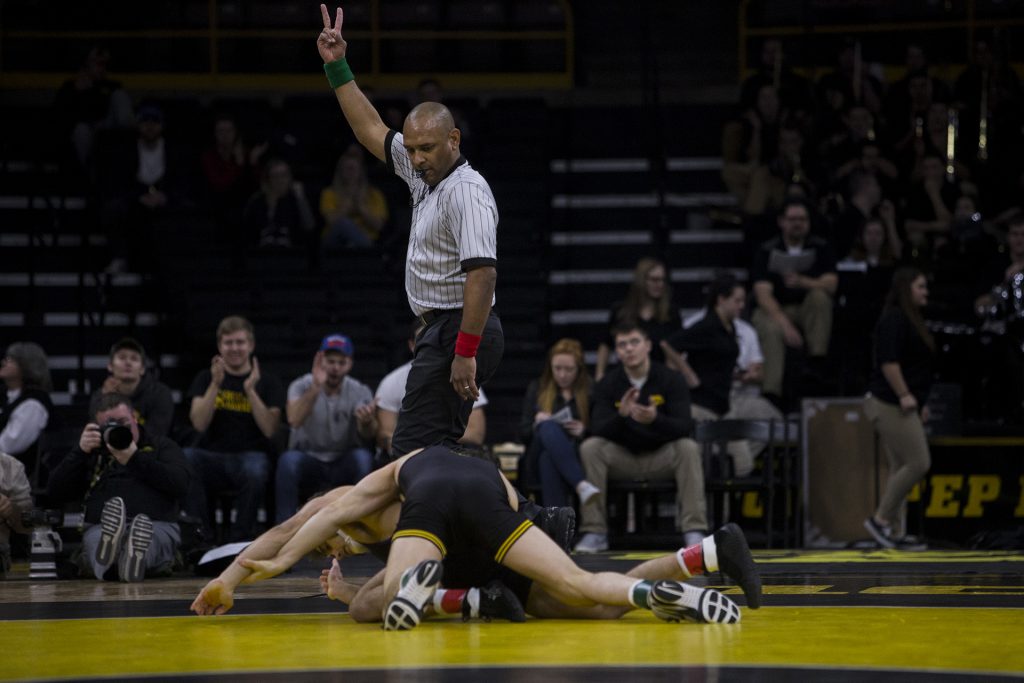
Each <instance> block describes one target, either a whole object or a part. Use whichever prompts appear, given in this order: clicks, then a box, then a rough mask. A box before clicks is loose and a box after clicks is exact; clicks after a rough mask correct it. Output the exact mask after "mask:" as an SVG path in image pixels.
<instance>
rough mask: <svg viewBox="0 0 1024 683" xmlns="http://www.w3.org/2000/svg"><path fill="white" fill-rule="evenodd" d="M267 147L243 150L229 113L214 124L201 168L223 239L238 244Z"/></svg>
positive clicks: (237, 131) (235, 123)
mask: <svg viewBox="0 0 1024 683" xmlns="http://www.w3.org/2000/svg"><path fill="white" fill-rule="evenodd" d="M266 149H267V145H266V143H264V144H263V145H258V146H256V147H253V148H252V149H248V150H247V149H246V146H245V143H244V142H243V140H242V136H241V133H240V132H239V130H238V123H237V122H236V121H235V119H234V117H232V116H231V115H229V114H218V115H217V116H216V118H215V119H214V122H213V144H212V145H211V146H210V147H208V148H207V149H206V150H204V151H203V153H202V155H201V157H200V160H199V161H200V165H201V166H202V170H203V181H204V185H205V189H206V200H207V202H208V204H209V206H210V210H211V211H212V212H213V215H214V217H215V218H216V220H217V223H218V224H219V225H220V227H221V230H223V232H224V235H223V237H224V239H225V240H226V241H228V242H230V243H237V238H238V237H240V235H239V229H240V226H241V217H242V210H243V208H244V207H245V202H246V201H247V200H248V198H249V195H250V194H252V192H253V191H254V190H255V189H256V185H257V172H256V168H257V164H258V163H259V159H260V157H261V156H262V154H263V153H264V152H266Z"/></svg>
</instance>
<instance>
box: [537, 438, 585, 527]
mask: <svg viewBox="0 0 1024 683" xmlns="http://www.w3.org/2000/svg"><path fill="white" fill-rule="evenodd" d="M533 438H534V439H535V440H537V441H538V442H539V443H540V449H539V451H538V456H537V471H538V475H539V476H540V494H541V499H542V500H543V502H544V505H546V506H549V507H551V506H557V507H566V506H567V505H569V504H570V502H571V495H572V491H573V490H574V489H575V488H576V484H578V483H580V482H581V481H583V479H584V478H585V475H584V474H583V466H582V465H580V456H579V453H578V451H577V448H576V441H575V440H574V439H573V438H572V437H571V436H569V433H568V432H567V431H565V429H564V428H563V427H562V425H560V424H558V423H557V422H555V421H554V420H547V421H545V422H541V423H540V424H539V425H537V428H536V429H534V431H533Z"/></svg>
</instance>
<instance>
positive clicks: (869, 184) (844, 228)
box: [830, 169, 903, 257]
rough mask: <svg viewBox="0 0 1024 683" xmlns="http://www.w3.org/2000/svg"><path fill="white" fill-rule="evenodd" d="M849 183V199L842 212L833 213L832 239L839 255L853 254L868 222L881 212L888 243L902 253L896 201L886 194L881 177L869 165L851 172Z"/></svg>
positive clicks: (894, 251) (894, 253) (894, 249)
mask: <svg viewBox="0 0 1024 683" xmlns="http://www.w3.org/2000/svg"><path fill="white" fill-rule="evenodd" d="M847 186H848V188H849V198H848V201H846V202H845V203H844V204H843V209H842V212H841V213H840V214H839V215H838V216H833V217H832V219H833V220H832V232H831V235H830V241H831V242H832V246H833V248H834V249H835V252H836V255H838V256H846V255H847V254H849V253H850V250H851V249H853V248H854V243H855V242H856V240H857V237H858V235H859V234H860V232H861V229H862V228H863V226H864V222H865V221H866V220H868V219H869V218H871V217H873V216H876V215H877V216H880V217H881V218H882V220H883V228H884V230H885V235H884V236H885V237H887V238H888V246H889V248H890V250H892V252H893V255H895V256H897V257H898V255H899V254H900V253H901V252H902V249H903V241H902V240H901V239H900V237H899V233H898V232H897V230H896V209H895V207H894V206H893V204H892V202H890V201H889V200H887V199H885V198H884V197H883V195H882V185H881V183H879V181H878V177H877V176H876V175H874V174H873V173H871V172H870V171H868V170H866V169H858V170H855V171H853V172H852V173H850V175H849V178H848V180H847Z"/></svg>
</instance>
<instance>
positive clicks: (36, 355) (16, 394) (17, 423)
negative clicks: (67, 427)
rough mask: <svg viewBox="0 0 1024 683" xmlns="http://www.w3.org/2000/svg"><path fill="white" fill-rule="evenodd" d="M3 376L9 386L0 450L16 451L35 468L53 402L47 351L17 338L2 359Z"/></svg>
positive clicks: (0, 416)
mask: <svg viewBox="0 0 1024 683" xmlns="http://www.w3.org/2000/svg"><path fill="white" fill-rule="evenodd" d="M0 378H3V381H4V386H5V388H6V389H7V391H6V392H4V394H3V395H2V396H0V400H2V401H3V402H2V404H0V452H2V453H7V454H8V455H13V456H14V457H15V458H17V459H18V460H20V461H21V462H22V464H23V465H25V470H26V471H27V472H29V474H31V473H33V472H34V471H35V467H36V461H37V458H38V446H39V437H40V435H41V434H42V433H43V430H44V429H46V427H47V425H49V424H50V422H51V419H52V415H53V403H52V402H51V401H50V391H51V390H52V388H53V385H52V383H51V381H50V367H49V363H48V361H47V359H46V352H45V351H43V349H42V347H41V346H39V345H38V344H35V343H33V342H15V343H13V344H11V345H10V346H8V347H7V353H6V354H5V355H4V358H3V361H2V362H0Z"/></svg>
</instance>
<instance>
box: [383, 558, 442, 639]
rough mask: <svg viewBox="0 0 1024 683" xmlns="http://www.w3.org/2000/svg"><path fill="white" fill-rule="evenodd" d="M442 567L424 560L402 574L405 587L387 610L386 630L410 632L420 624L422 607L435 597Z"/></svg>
mask: <svg viewBox="0 0 1024 683" xmlns="http://www.w3.org/2000/svg"><path fill="white" fill-rule="evenodd" d="M442 573H443V570H442V568H441V563H440V562H438V561H437V560H423V561H422V562H420V563H419V564H417V565H416V566H414V567H410V568H409V569H406V570H405V573H404V574H402V580H401V584H402V587H401V588H399V589H398V594H397V595H395V597H394V599H393V600H392V601H391V602H390V603H389V604H388V608H387V610H386V611H385V612H384V624H383V625H382V626H381V628H383V629H384V630H385V631H408V630H409V629H412V628H415V627H416V626H418V625H419V623H420V619H422V618H423V606H424V605H426V604H427V603H428V602H430V600H431V598H433V597H434V591H436V590H437V586H438V585H439V584H440V583H441V574H442Z"/></svg>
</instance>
